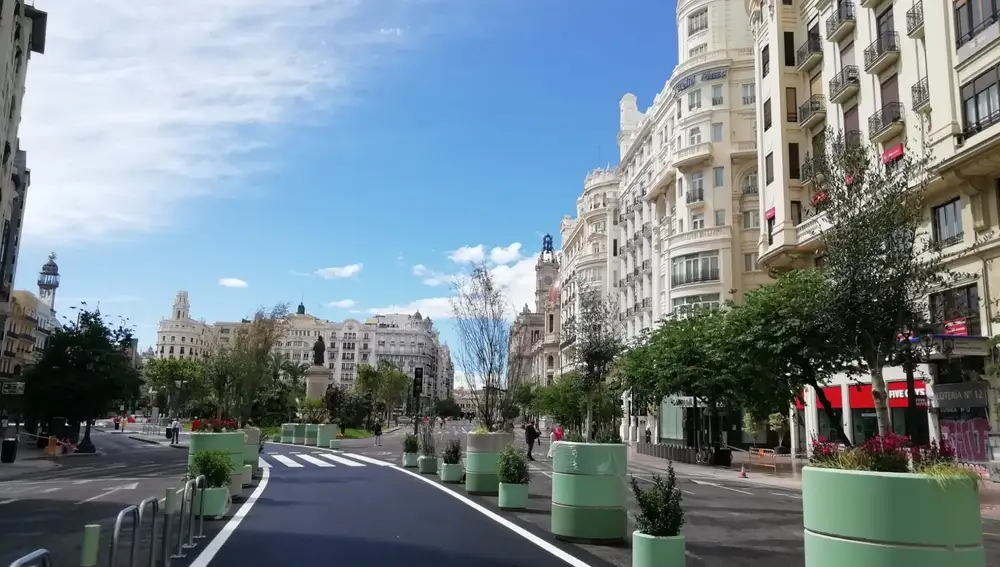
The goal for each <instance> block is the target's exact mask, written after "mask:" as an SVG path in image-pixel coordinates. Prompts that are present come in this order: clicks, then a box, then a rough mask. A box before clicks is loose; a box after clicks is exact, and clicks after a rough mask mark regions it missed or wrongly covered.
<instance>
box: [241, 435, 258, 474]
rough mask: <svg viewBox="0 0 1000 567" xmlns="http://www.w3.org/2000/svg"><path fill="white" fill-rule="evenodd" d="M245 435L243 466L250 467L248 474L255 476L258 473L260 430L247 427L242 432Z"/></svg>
mask: <svg viewBox="0 0 1000 567" xmlns="http://www.w3.org/2000/svg"><path fill="white" fill-rule="evenodd" d="M243 433H245V434H246V437H245V439H244V442H243V443H244V444H243V464H245V465H250V472H251V474H252V475H253V476H257V473H259V472H260V435H261V430H260V429H257V428H256V427H247V428H245V429H244V430H243Z"/></svg>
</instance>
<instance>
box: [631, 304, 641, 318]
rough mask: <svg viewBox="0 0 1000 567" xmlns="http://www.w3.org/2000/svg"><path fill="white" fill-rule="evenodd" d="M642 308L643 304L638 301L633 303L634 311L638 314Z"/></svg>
mask: <svg viewBox="0 0 1000 567" xmlns="http://www.w3.org/2000/svg"><path fill="white" fill-rule="evenodd" d="M641 309H642V304H641V303H639V302H638V301H636V302H635V303H633V304H632V312H633V313H635V314H636V315H638V314H639V311H640V310H641Z"/></svg>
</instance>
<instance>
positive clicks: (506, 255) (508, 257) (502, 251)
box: [490, 242, 521, 264]
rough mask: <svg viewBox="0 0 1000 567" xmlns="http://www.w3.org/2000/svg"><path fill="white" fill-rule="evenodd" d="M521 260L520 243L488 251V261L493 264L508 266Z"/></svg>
mask: <svg viewBox="0 0 1000 567" xmlns="http://www.w3.org/2000/svg"><path fill="white" fill-rule="evenodd" d="M520 258H521V243H520V242H514V243H512V244H511V245H510V246H507V247H506V248H504V247H503V246H497V247H496V248H494V249H493V250H490V261H491V262H493V263H494V264H510V263H511V262H516V261H517V260H519V259H520Z"/></svg>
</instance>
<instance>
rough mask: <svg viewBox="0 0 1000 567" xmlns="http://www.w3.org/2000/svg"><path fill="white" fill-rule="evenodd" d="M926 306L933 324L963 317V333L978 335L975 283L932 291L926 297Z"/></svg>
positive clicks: (977, 288) (940, 324)
mask: <svg viewBox="0 0 1000 567" xmlns="http://www.w3.org/2000/svg"><path fill="white" fill-rule="evenodd" d="M928 307H929V308H930V320H931V323H935V326H940V327H943V323H945V322H947V321H954V320H955V319H961V318H965V319H966V322H965V324H966V328H967V330H966V332H965V334H967V335H969V336H978V335H979V334H980V332H981V331H980V322H979V286H978V285H977V284H970V285H964V286H962V287H957V288H953V289H949V290H947V291H942V292H939V293H932V294H931V295H930V297H929V298H928ZM940 330H943V329H940Z"/></svg>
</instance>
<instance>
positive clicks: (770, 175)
mask: <svg viewBox="0 0 1000 567" xmlns="http://www.w3.org/2000/svg"><path fill="white" fill-rule="evenodd" d="M764 183H765V184H766V185H770V184H772V183H774V153H773V152H772V153H769V154H767V155H766V156H764Z"/></svg>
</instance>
